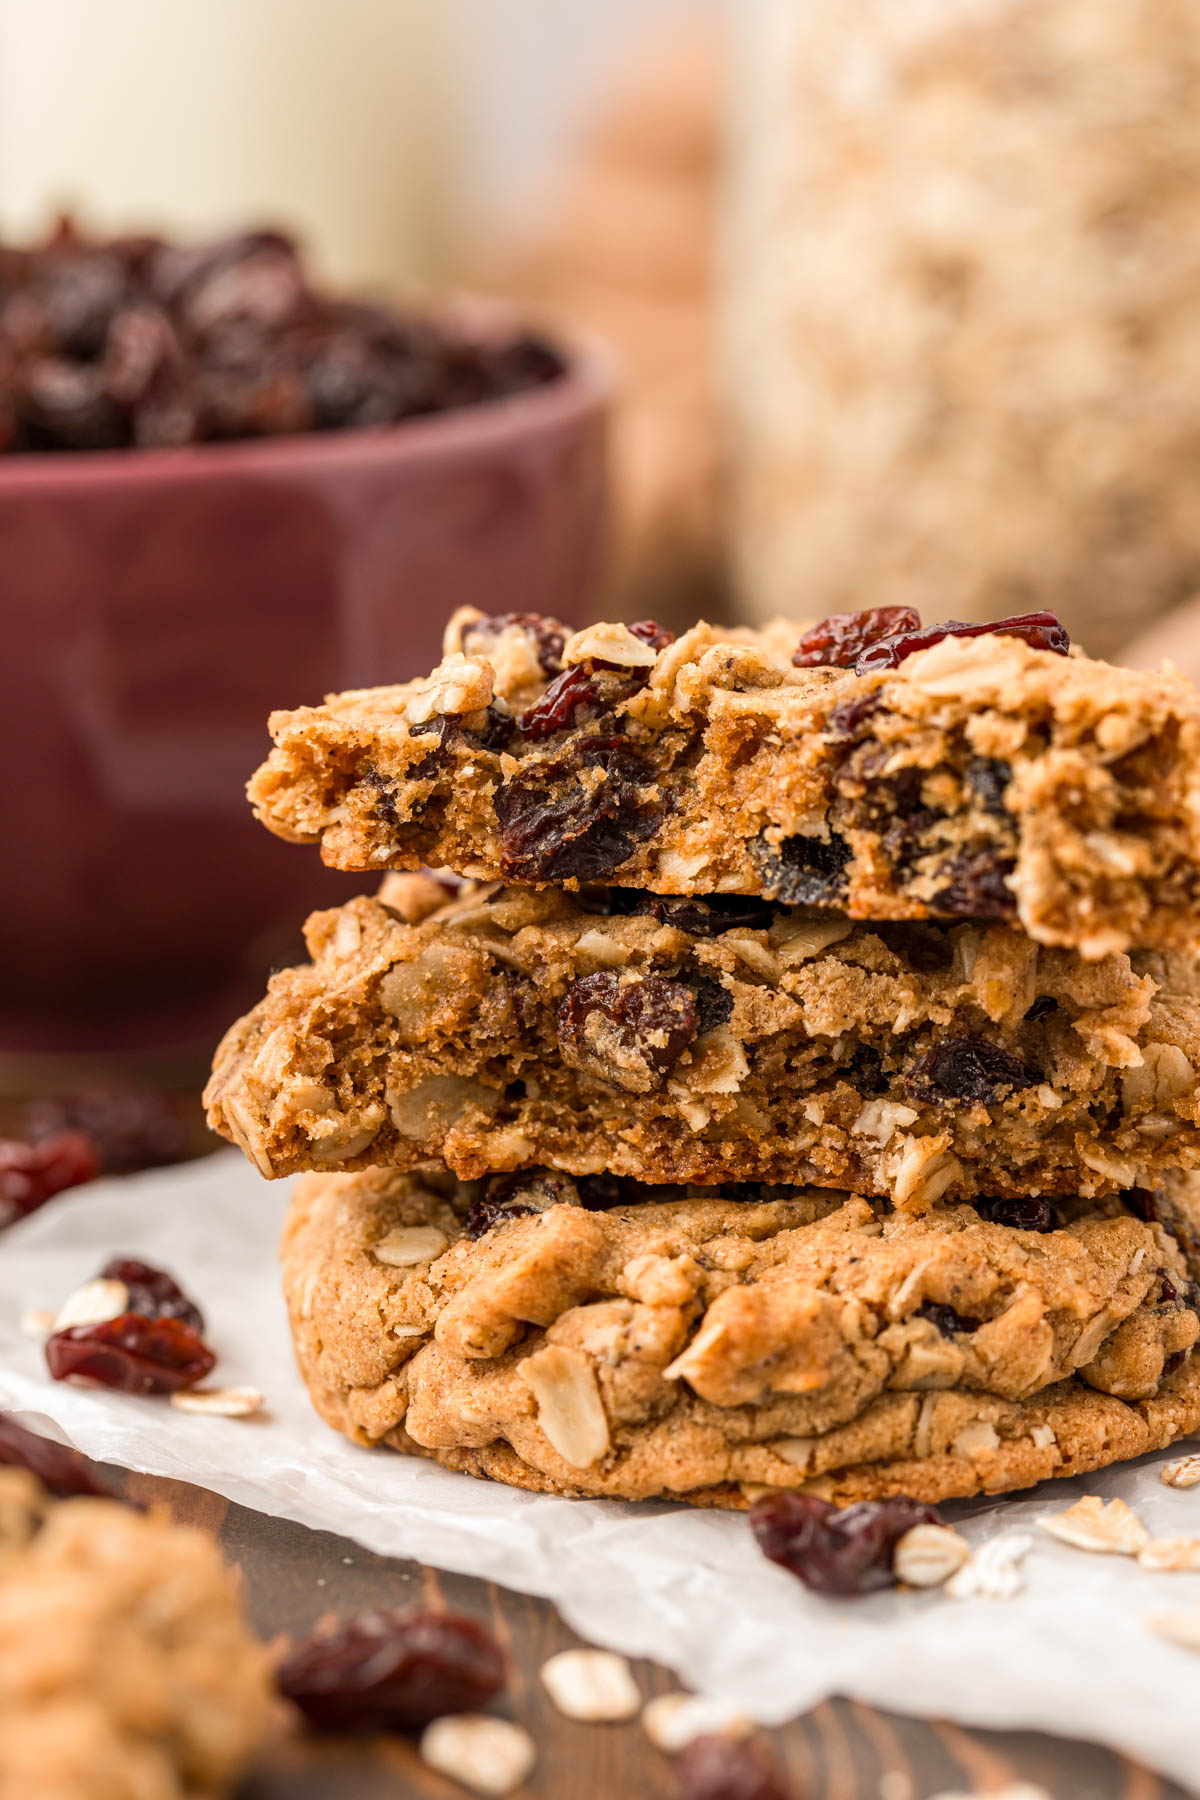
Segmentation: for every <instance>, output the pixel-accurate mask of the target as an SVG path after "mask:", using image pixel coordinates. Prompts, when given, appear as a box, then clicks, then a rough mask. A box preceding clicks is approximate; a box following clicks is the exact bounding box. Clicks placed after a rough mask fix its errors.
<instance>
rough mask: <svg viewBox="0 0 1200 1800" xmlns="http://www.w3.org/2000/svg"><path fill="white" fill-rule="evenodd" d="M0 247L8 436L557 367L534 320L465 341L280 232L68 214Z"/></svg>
mask: <svg viewBox="0 0 1200 1800" xmlns="http://www.w3.org/2000/svg"><path fill="white" fill-rule="evenodd" d="M0 258H2V259H3V262H4V280H3V283H2V284H0V285H2V304H0V357H3V358H4V360H5V361H6V363H8V364H10V365H11V373H10V374H9V375H8V376H7V378H6V381H5V393H4V399H5V401H6V402H7V403H8V404H7V407H6V411H7V413H8V415H9V418H8V442H7V444H6V446H5V447H7V448H11V449H17V450H42V451H53V450H64V449H102V448H122V447H126V446H129V445H135V444H138V445H141V444H179V443H185V442H191V441H193V440H196V439H202V438H220V437H236V436H262V435H266V434H274V433H279V432H285V431H297V430H312V429H315V430H343V429H354V428H360V427H364V426H372V425H374V426H379V425H387V424H391V423H393V422H395V421H397V420H399V419H402V418H407V417H411V416H414V415H416V414H421V413H431V412H442V411H446V410H449V409H451V408H453V407H458V406H464V405H476V404H479V403H480V402H484V401H489V400H497V399H501V398H504V397H505V396H507V395H509V394H514V393H518V392H521V391H523V390H525V389H528V388H533V387H538V386H541V385H542V384H544V383H546V382H550V381H554V380H557V379H558V378H559V377H560V376H561V375H562V374H563V370H564V365H563V361H562V358H561V357H560V356H559V354H558V353H557V351H555V350H554V349H553V348H552V347H551V346H550V345H549V344H547V343H546V342H544V341H543V340H542V339H541V338H540V337H536V336H533V335H531V334H530V333H528V332H507V333H501V332H496V331H494V330H493V331H489V332H488V333H487V334H486V335H481V334H476V336H475V338H474V339H471V338H467V337H466V336H465V335H464V333H463V330H462V328H461V327H460V326H459V325H456V324H454V323H452V322H450V321H447V322H445V323H437V324H435V323H434V322H432V321H431V320H429V319H426V318H422V317H420V316H419V315H417V314H415V313H401V312H399V311H396V310H391V309H385V308H383V307H379V306H370V305H364V304H361V303H355V302H348V301H342V300H335V299H331V298H328V297H325V296H323V295H321V294H318V293H317V292H316V291H315V289H314V288H313V287H312V285H311V284H310V282H309V279H308V276H307V274H306V271H305V269H304V267H303V264H302V262H301V260H300V257H299V254H298V252H297V250H296V247H295V245H294V244H293V243H292V242H291V241H290V240H289V239H288V238H286V237H284V236H282V235H281V234H279V233H278V232H270V231H249V232H242V233H239V234H238V235H236V236H232V237H226V238H223V239H220V240H218V241H216V242H214V243H209V244H202V245H198V246H188V247H183V246H173V245H168V244H163V243H160V242H156V241H155V240H153V239H150V238H145V237H143V238H140V239H135V238H116V239H113V240H111V241H110V242H108V243H93V242H88V241H87V240H85V239H84V238H83V237H81V236H80V234H79V233H78V232H77V231H75V229H74V228H73V227H72V226H71V225H70V224H69V223H68V224H67V225H66V226H64V227H63V228H61V229H60V230H58V231H57V232H56V233H55V235H54V236H53V237H52V238H51V239H50V241H49V242H47V243H46V244H45V245H43V246H41V247H40V248H39V249H37V250H33V251H28V252H20V253H17V252H13V251H8V252H4V251H3V250H0ZM519 616H521V617H524V616H525V615H519ZM530 617H532V615H530ZM561 641H562V640H561V637H560V639H559V643H560V647H561Z"/></svg>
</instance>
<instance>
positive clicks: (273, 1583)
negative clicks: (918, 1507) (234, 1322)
mask: <svg viewBox="0 0 1200 1800" xmlns="http://www.w3.org/2000/svg"><path fill="white" fill-rule="evenodd" d="M101 1478H102V1479H103V1480H104V1481H106V1482H107V1483H108V1484H109V1485H111V1486H113V1487H115V1488H116V1489H117V1491H119V1492H122V1493H124V1494H126V1495H128V1496H129V1498H131V1499H135V1500H137V1501H140V1502H142V1503H145V1502H150V1501H154V1502H160V1503H164V1504H166V1505H167V1506H168V1507H169V1508H170V1509H171V1511H172V1513H173V1514H174V1515H175V1516H176V1518H178V1519H180V1520H182V1521H185V1522H187V1523H189V1524H194V1525H201V1526H203V1527H204V1528H205V1529H206V1530H209V1531H212V1532H214V1533H215V1534H216V1535H217V1536H218V1537H219V1539H220V1541H221V1544H222V1546H223V1548H224V1550H225V1553H226V1555H227V1556H228V1557H229V1558H230V1560H231V1561H232V1562H234V1563H237V1564H238V1565H239V1566H240V1567H241V1569H242V1570H243V1572H244V1575H245V1581H246V1589H247V1595H248V1601H249V1607H250V1612H251V1616H252V1618H253V1621H254V1624H255V1626H256V1627H257V1628H258V1630H259V1631H260V1632H261V1633H262V1634H263V1636H265V1637H267V1638H272V1637H274V1636H276V1635H277V1634H279V1633H289V1634H290V1633H300V1632H304V1631H306V1630H307V1629H309V1627H311V1626H312V1625H313V1624H314V1623H315V1622H316V1621H317V1620H318V1619H319V1618H320V1617H321V1616H322V1614H325V1613H328V1612H331V1611H336V1612H338V1613H343V1614H346V1613H352V1612H354V1611H357V1610H361V1609H366V1608H370V1607H376V1606H389V1605H402V1604H411V1603H413V1602H416V1601H422V1602H430V1601H432V1602H433V1603H435V1604H437V1603H444V1604H445V1605H447V1606H450V1607H453V1608H455V1609H456V1610H461V1611H464V1612H468V1613H472V1614H474V1615H475V1616H476V1617H477V1618H480V1619H482V1620H484V1621H485V1622H486V1623H487V1624H489V1625H490V1626H491V1627H492V1629H493V1630H494V1631H495V1632H496V1633H497V1635H498V1636H499V1638H500V1639H501V1641H502V1642H503V1643H504V1645H505V1646H506V1648H507V1650H508V1653H509V1658H510V1664H511V1678H510V1682H509V1687H508V1692H507V1695H506V1696H505V1698H504V1700H503V1701H502V1702H501V1703H500V1705H499V1706H498V1708H497V1710H501V1711H504V1712H506V1713H508V1714H510V1715H511V1716H512V1717H513V1718H516V1719H519V1720H520V1721H521V1723H522V1724H524V1725H525V1726H526V1727H527V1728H528V1729H529V1730H530V1732H531V1733H532V1734H533V1738H534V1741H535V1742H536V1744H537V1747H538V1765H537V1768H536V1770H535V1771H534V1774H533V1776H532V1777H531V1779H530V1781H529V1783H528V1785H527V1786H526V1787H524V1788H522V1789H521V1790H520V1794H521V1795H522V1796H528V1797H529V1800H534V1797H536V1800H672V1796H674V1795H675V1793H676V1784H675V1781H674V1777H673V1774H672V1768H671V1763H670V1761H669V1760H668V1759H667V1758H666V1757H664V1756H662V1755H661V1754H660V1753H659V1752H658V1751H657V1750H655V1749H654V1748H653V1746H652V1745H651V1743H650V1740H649V1739H648V1738H647V1737H646V1735H645V1733H644V1732H643V1730H642V1728H641V1726H640V1725H639V1724H638V1723H637V1722H636V1721H634V1722H633V1723H631V1724H627V1725H581V1724H577V1723H574V1722H572V1721H570V1720H567V1719H564V1718H563V1717H562V1716H561V1715H560V1714H559V1713H557V1712H556V1711H555V1709H554V1707H553V1706H552V1705H551V1703H550V1701H549V1699H548V1697H547V1695H546V1693H545V1691H544V1690H543V1688H542V1685H541V1683H540V1681H539V1680H538V1670H539V1668H540V1666H541V1664H542V1663H543V1662H544V1661H545V1660H546V1658H547V1657H548V1656H551V1655H553V1654H554V1652H555V1651H556V1650H563V1649H566V1648H569V1647H570V1646H571V1645H574V1644H577V1643H579V1642H580V1641H581V1640H580V1639H578V1638H577V1637H576V1635H575V1633H574V1632H572V1631H571V1630H569V1629H568V1627H567V1626H566V1625H564V1624H563V1622H562V1620H561V1619H560V1618H559V1616H558V1614H557V1613H556V1611H555V1610H554V1608H553V1607H552V1606H550V1605H549V1604H548V1603H547V1602H546V1601H543V1600H536V1599H531V1598H530V1597H528V1596H527V1595H523V1594H517V1593H513V1592H512V1591H510V1590H509V1589H507V1588H502V1587H497V1586H496V1585H494V1584H493V1583H490V1582H482V1581H477V1580H474V1579H473V1578H471V1577H468V1576H462V1575H446V1574H441V1573H439V1572H438V1571H437V1570H434V1569H428V1568H425V1567H423V1566H422V1565H421V1564H419V1563H415V1562H400V1561H396V1560H394V1559H391V1558H388V1557H382V1556H375V1555H373V1554H372V1553H371V1552H370V1551H368V1550H364V1549H362V1548H361V1546H360V1545H357V1544H354V1543H351V1542H350V1541H349V1540H347V1539H344V1538H339V1537H335V1536H333V1535H332V1534H330V1533H328V1532H319V1531H310V1530H308V1529H307V1527H305V1526H303V1525H293V1524H291V1523H289V1522H288V1521H286V1520H282V1519H272V1518H267V1517H264V1516H263V1515H262V1514H261V1513H255V1512H249V1511H247V1510H246V1509H245V1508H244V1507H240V1506H234V1505H231V1504H230V1503H229V1502H227V1501H225V1500H222V1499H220V1498H219V1497H218V1496H217V1495H215V1494H210V1493H207V1492H206V1491H204V1490H203V1489H201V1488H194V1487H188V1486H186V1485H185V1484H183V1483H182V1482H171V1481H161V1480H157V1479H154V1478H151V1477H149V1476H143V1475H130V1474H125V1473H123V1472H121V1471H117V1470H112V1469H108V1470H104V1471H101ZM465 1479H467V1477H464V1480H465ZM851 1604H852V1603H851ZM637 1675H638V1682H639V1685H640V1687H641V1689H642V1692H643V1693H644V1694H645V1695H646V1697H647V1698H649V1696H650V1695H651V1694H658V1693H665V1692H669V1691H672V1690H673V1689H675V1688H676V1687H677V1686H678V1683H677V1682H676V1681H675V1680H674V1678H673V1677H672V1676H671V1675H670V1673H669V1672H668V1671H667V1670H665V1669H662V1668H659V1667H656V1666H655V1665H654V1664H653V1663H640V1664H638V1665H637ZM766 1735H767V1736H769V1738H770V1739H771V1740H772V1741H773V1743H774V1746H775V1750H776V1753H777V1755H778V1757H779V1759H780V1761H781V1762H782V1763H783V1765H784V1766H785V1767H786V1769H787V1771H788V1774H789V1777H790V1779H791V1784H792V1791H793V1794H794V1796H795V1800H928V1796H931V1795H935V1794H941V1793H943V1792H945V1791H946V1790H954V1791H965V1792H966V1793H977V1794H989V1793H993V1792H995V1791H997V1790H999V1789H1002V1788H1003V1787H1004V1786H1005V1785H1006V1784H1007V1783H1009V1782H1014V1781H1028V1782H1034V1783H1036V1784H1038V1785H1040V1786H1042V1787H1044V1788H1045V1789H1046V1791H1047V1792H1048V1793H1049V1794H1051V1795H1052V1796H1054V1797H1055V1800H1183V1794H1182V1790H1181V1789H1179V1788H1177V1787H1175V1786H1173V1785H1171V1784H1169V1783H1165V1782H1162V1781H1160V1780H1158V1779H1157V1777H1155V1776H1154V1775H1152V1774H1150V1773H1149V1771H1148V1770H1145V1769H1143V1768H1141V1767H1139V1766H1137V1765H1136V1764H1133V1763H1130V1762H1128V1761H1126V1760H1125V1759H1123V1758H1121V1757H1117V1756H1113V1755H1110V1754H1109V1753H1108V1752H1107V1751H1103V1750H1098V1749H1094V1748H1092V1747H1090V1746H1087V1745H1083V1744H1078V1743H1068V1742H1065V1741H1062V1740H1056V1739H1052V1738H1048V1737H1043V1736H1040V1735H1037V1734H1035V1733H1032V1732H1029V1733H1009V1732H985V1731H964V1730H961V1729H959V1728H958V1727H957V1726H953V1725H946V1724H927V1723H923V1722H920V1721H917V1720H911V1719H903V1718H898V1717H896V1716H894V1715H892V1714H890V1713H882V1712H877V1711H876V1710H875V1709H874V1708H872V1707H868V1706H861V1705H858V1704H855V1703H851V1702H845V1701H840V1700H838V1701H833V1702H830V1703H827V1704H825V1705H822V1706H819V1707H817V1708H816V1709H815V1711H813V1712H812V1713H810V1714H809V1715H808V1716H807V1717H806V1718H804V1719H801V1720H798V1721H797V1722H796V1723H795V1724H792V1725H789V1726H787V1727H786V1728H784V1729H783V1730H781V1731H777V1732H773V1733H769V1734H766ZM889 1777H890V1779H888V1778H889ZM408 1795H412V1796H420V1797H421V1800H463V1790H462V1789H461V1788H459V1787H457V1786H456V1785H455V1784H453V1783H451V1782H448V1781H446V1780H444V1779H443V1778H442V1777H440V1776H438V1775H435V1774H434V1773H433V1772H432V1771H431V1770H429V1769H426V1768H425V1767H424V1765H423V1764H422V1763H421V1761H420V1760H419V1758H418V1757H417V1755H416V1752H415V1750H414V1749H413V1747H412V1745H411V1744H409V1743H408V1742H406V1741H405V1740H404V1739H402V1738H398V1737H397V1738H388V1739H375V1740H373V1741H367V1742H352V1741H341V1740H334V1739H326V1740H318V1739H314V1738H308V1737H302V1736H298V1737H296V1738H294V1739H290V1740H289V1741H288V1742H287V1743H286V1744H284V1745H282V1746H281V1747H279V1748H278V1749H276V1750H275V1751H274V1752H273V1753H272V1754H271V1755H270V1756H269V1758H268V1760H267V1762H266V1765H265V1766H264V1767H263V1768H262V1769H261V1771H260V1772H259V1773H258V1774H257V1775H256V1776H255V1778H254V1779H253V1780H252V1781H251V1782H250V1783H249V1785H248V1786H247V1787H246V1789H245V1790H244V1794H243V1796H242V1800H285V1797H286V1800H403V1797H404V1796H408Z"/></svg>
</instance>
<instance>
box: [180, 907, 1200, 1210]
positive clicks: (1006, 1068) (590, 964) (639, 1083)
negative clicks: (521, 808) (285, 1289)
mask: <svg viewBox="0 0 1200 1800" xmlns="http://www.w3.org/2000/svg"><path fill="white" fill-rule="evenodd" d="M423 909H424V910H426V911H427V916H426V917H424V918H423V919H422V918H421V914H422V911H423ZM429 909H432V910H429ZM408 920H413V921H416V922H413V923H409V922H407V921H408ZM307 934H308V944H309V949H310V951H311V953H312V958H313V961H312V963H311V964H310V965H308V966H307V967H303V968H299V969H289V970H286V971H284V972H283V973H282V974H280V975H277V976H275V978H274V979H273V980H272V982H271V985H270V990H269V992H268V995H267V998H266V999H265V1000H263V1001H262V1002H261V1004H260V1005H259V1006H257V1007H256V1008H255V1010H254V1011H253V1012H252V1013H251V1014H250V1015H249V1016H248V1017H247V1018H245V1019H242V1020H241V1021H239V1023H238V1024H237V1025H235V1026H234V1027H233V1029H232V1030H231V1031H230V1032H229V1033H228V1035H227V1036H226V1038H225V1040H224V1042H223V1043H222V1045H221V1047H220V1049H219V1050H218V1052H217V1058H216V1063H215V1066H214V1072H213V1077H212V1080H211V1082H210V1084H209V1087H208V1092H207V1096H206V1098H207V1101H208V1104H209V1122H210V1124H212V1126H213V1127H214V1128H215V1129H216V1130H217V1131H220V1132H221V1133H223V1135H224V1136H226V1137H228V1138H231V1139H232V1140H233V1141H234V1142H236V1143H239V1144H241V1145H242V1147H243V1148H244V1149H245V1150H246V1151H247V1152H248V1153H249V1154H250V1155H251V1156H252V1157H253V1159H254V1161H255V1162H256V1163H257V1165H258V1167H259V1168H260V1169H261V1170H262V1172H263V1173H264V1174H267V1175H286V1174H291V1173H294V1172H295V1171H297V1170H304V1169H335V1168H340V1169H346V1168H361V1167H366V1166H370V1165H374V1164H380V1163H386V1164H389V1165H391V1166H393V1167H397V1168H411V1167H414V1166H416V1165H417V1164H419V1163H422V1162H427V1161H429V1160H430V1159H431V1158H433V1157H438V1158H441V1159H443V1160H444V1161H446V1162H447V1163H449V1164H450V1166H451V1167H452V1168H453V1169H454V1170H455V1172H456V1173H458V1174H459V1175H462V1176H466V1177H471V1178H474V1177H476V1176H479V1175H481V1174H484V1173H485V1172H490V1171H496V1170H501V1169H513V1168H519V1167H522V1166H534V1165H539V1164H547V1165H552V1166H554V1167H556V1168H561V1169H565V1170H567V1171H568V1172H570V1173H572V1174H577V1175H584V1174H589V1173H596V1172H597V1171H599V1170H604V1169H608V1170H611V1171H612V1172H613V1173H615V1174H618V1175H629V1176H636V1177H638V1178H641V1179H644V1180H649V1181H657V1182H664V1181H666V1182H670V1181H696V1182H712V1181H719V1180H732V1181H784V1180H786V1181H791V1182H796V1181H805V1180H808V1181H817V1182H820V1183H822V1184H824V1185H826V1186H830V1187H844V1188H853V1189H856V1190H858V1191H859V1192H867V1193H877V1194H878V1193H886V1194H889V1195H890V1196H891V1197H892V1198H893V1199H894V1200H895V1201H896V1203H897V1204H898V1205H900V1206H902V1207H905V1208H907V1209H911V1210H919V1209H920V1208H922V1207H925V1206H928V1205H930V1204H931V1203H932V1202H934V1201H935V1200H937V1199H939V1198H951V1197H962V1196H967V1195H970V1194H973V1193H978V1192H983V1193H988V1194H1016V1195H1026V1194H1030V1193H1039V1192H1042V1193H1069V1194H1092V1193H1102V1192H1105V1191H1110V1190H1112V1189H1114V1188H1120V1187H1129V1186H1132V1185H1133V1184H1134V1183H1135V1182H1137V1181H1143V1180H1145V1179H1147V1178H1148V1177H1149V1176H1152V1175H1153V1174H1154V1172H1155V1171H1156V1170H1158V1169H1160V1168H1166V1167H1179V1166H1187V1165H1195V1164H1196V1163H1197V1162H1198V1161H1200V980H1198V977H1197V974H1196V970H1195V967H1194V965H1193V964H1192V962H1191V961H1190V960H1189V959H1185V958H1184V957H1183V956H1181V955H1173V956H1170V957H1167V956H1163V955H1159V954H1154V953H1146V952H1142V953H1135V955H1134V956H1133V957H1132V958H1130V957H1128V956H1126V955H1124V954H1117V953H1113V954H1112V955H1110V956H1108V957H1106V958H1105V959H1104V960H1103V961H1102V962H1098V963H1088V962H1084V961H1083V959H1082V958H1081V957H1079V956H1078V955H1077V954H1076V953H1075V952H1073V951H1069V950H1051V949H1046V948H1044V947H1042V946H1039V945H1038V944H1036V943H1034V942H1033V940H1032V939H1030V938H1028V937H1026V936H1025V935H1024V934H1023V933H1022V932H1020V931H1017V930H1015V929H1014V928H1013V927H1012V926H1008V925H1000V924H993V925H984V926H977V925H967V924H963V925H957V926H946V925H941V924H932V923H930V924H899V925H882V926H877V927H872V926H868V925H864V924H856V923H853V922H852V921H850V920H849V919H847V918H845V917H843V916H841V915H838V914H834V913H829V912H824V913H821V912H816V911H814V910H813V909H810V908H809V909H806V908H803V907H787V906H779V905H772V904H770V903H768V902H766V901H763V900H758V899H753V898H750V897H741V896H724V897H718V898H715V899H700V898H683V899H660V898H658V897H656V896H653V895H649V894H646V893H643V892H640V891H638V890H636V889H607V888H605V889H590V890H585V891H584V892H583V893H581V894H578V895H576V894H570V893H561V892H556V891H554V890H552V889H546V890H541V891H538V890H536V889H532V888H493V887H489V886H484V887H481V888H477V889H476V888H472V887H470V886H468V887H466V888H464V890H463V891H462V893H461V894H460V895H459V896H458V898H457V899H450V898H448V896H447V893H446V890H445V888H444V887H443V886H441V885H439V884H438V883H436V882H433V881H430V880H429V879H428V878H426V877H424V876H420V875H392V876H389V877H388V878H387V880H386V881H385V883H384V887H383V890H382V891H381V894H380V898H379V899H378V900H371V899H367V898H362V899H357V900H352V901H351V902H350V903H349V904H348V905H346V906H343V907H341V908H339V909H338V910H336V911H333V912H326V913H317V914H315V915H314V916H313V918H311V919H310V920H309V922H308V933H307Z"/></svg>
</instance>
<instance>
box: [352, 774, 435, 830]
mask: <svg viewBox="0 0 1200 1800" xmlns="http://www.w3.org/2000/svg"><path fill="white" fill-rule="evenodd" d="M426 760H428V759H426ZM420 766H421V765H418V767H420ZM360 785H361V786H362V787H364V788H365V789H366V790H367V798H368V801H369V803H370V807H371V811H372V812H373V813H374V815H375V817H376V818H377V819H378V820H379V821H380V823H381V824H383V825H386V826H387V827H388V829H389V830H391V831H397V830H399V827H400V811H399V799H400V791H399V789H398V787H397V786H396V783H395V782H394V781H393V780H392V779H391V777H390V776H388V775H383V774H381V773H380V771H379V770H378V769H368V770H367V771H366V773H365V775H364V776H363V778H362V782H361V784H360Z"/></svg>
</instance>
